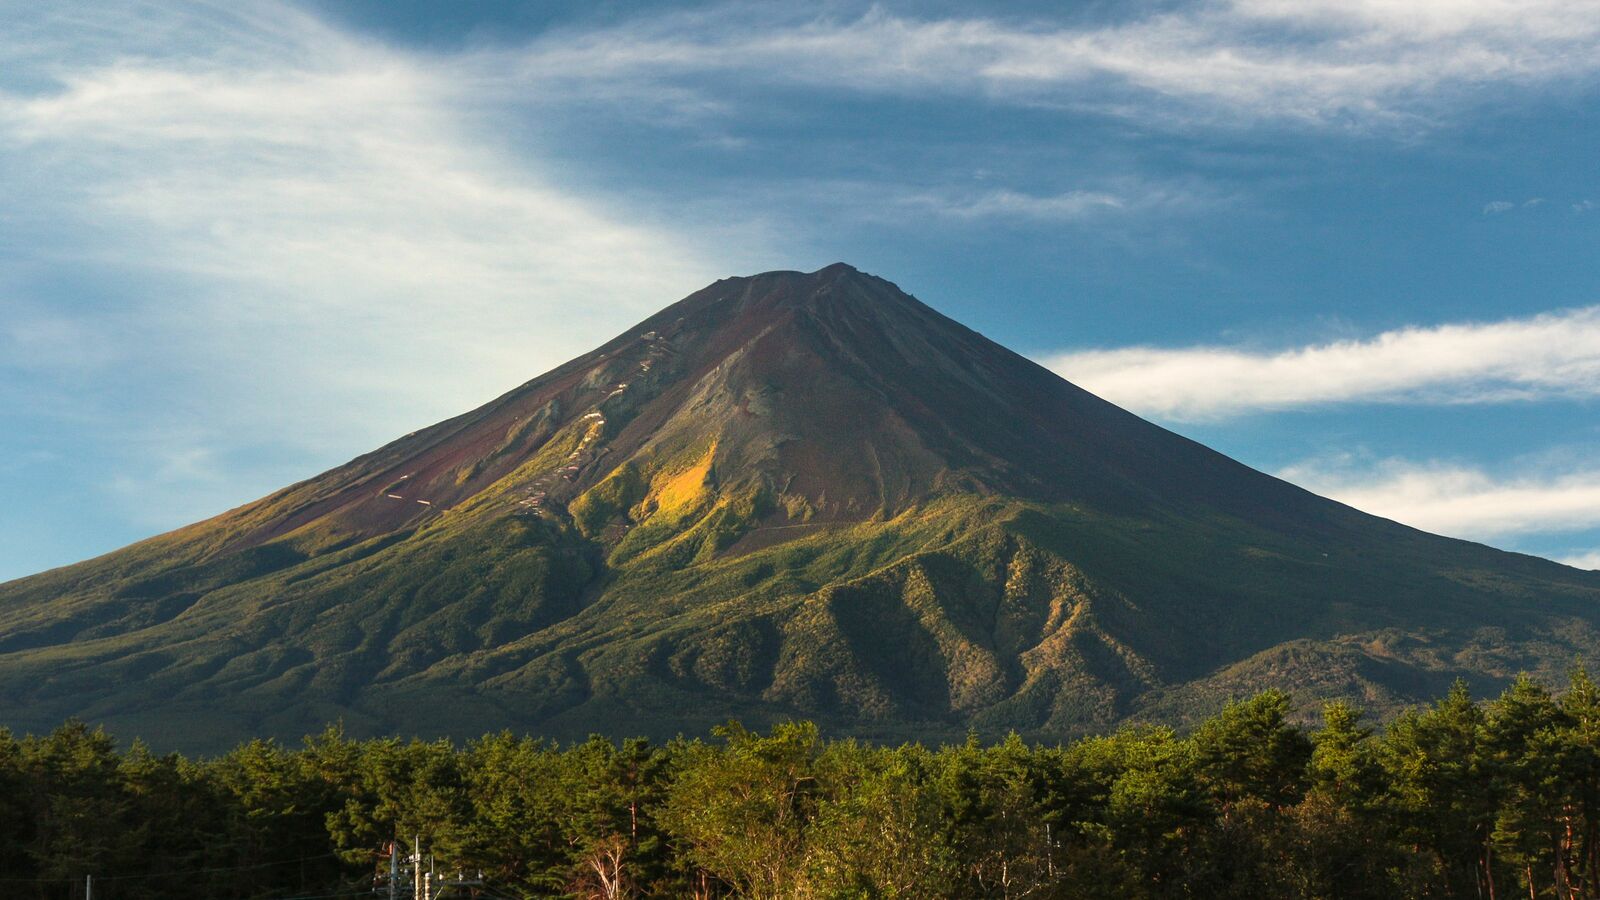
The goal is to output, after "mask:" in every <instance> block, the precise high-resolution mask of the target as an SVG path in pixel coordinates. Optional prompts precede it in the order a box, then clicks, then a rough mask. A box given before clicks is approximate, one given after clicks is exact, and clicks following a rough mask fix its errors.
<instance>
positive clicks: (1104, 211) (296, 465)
mask: <svg viewBox="0 0 1600 900" xmlns="http://www.w3.org/2000/svg"><path fill="white" fill-rule="evenodd" d="M0 16H3V17H4V21H6V22H7V23H8V26H7V29H6V31H5V33H4V35H0V426H3V427H0V491H3V494H0V497H3V500H4V502H3V503H0V537H3V540H0V579H3V578H9V577H15V576H21V575H24V574H28V573H30V572H34V571H38V570H41V569H45V568H48V567H51V566H56V565H61V564H65V563H68V562H72V561H75V560H77V559H81V558H84V557H87V556H91V555H94V554H96V553H100V552H104V551H107V550H111V549H114V548H115V547H117V546H120V545H122V544H125V543H127V542H129V541H132V540H135V539H138V538H140V537H143V536H147V535H150V534H153V533H156V532H158V531H161V530H165V529H168V528H171V527H176V526H178V525H181V524H184V523H187V522H189V521H193V520H196V519H199V518H202V517H204V516H207V515H211V514H214V513H216V512H220V511H222V510H224V509H227V508H229V507H231V506H234V505H237V504H239V503H243V502H246V501H248V500H250V499H253V498H255V497H258V496H260V495H262V494H264V493H266V492H268V491H270V490H272V489H274V488H276V487H279V486H282V485H284V484H287V483H289V482H291V481H294V480H297V479H300V478H304V477H307V476H310V475H312V474H315V473H316V472H318V471H321V470H323V469H326V468H328V467H330V466H332V465H336V464H338V463H340V462H343V461H344V460H347V459H349V458H351V457H352V456H355V455H357V454H358V453H360V452H363V451H365V450H367V449H370V448H372V447H374V446H376V445H378V444H381V443H383V442H385V441H387V440H389V439H391V438H393V437H395V436H397V435H399V434H403V433H405V432H407V431H410V430H412V429H414V428H417V427H419V426H421V425H425V424H429V423H432V422H434V421H437V420H439V419H442V418H444V417H446V416H449V415H452V414H454V413H457V412H460V411H463V410H465V409H468V408H470V407H472V406H475V405H477V404H479V403H481V402H483V401H485V400H487V399H489V398H491V397H493V396H495V395H497V394H499V393H501V392H502V391H504V390H506V389H508V388H510V387H512V386H514V385H516V384H518V383H521V382H522V381H524V380H526V379H528V378H529V377H532V376H533V375H536V374H538V373H540V372H542V371H544V370H546V369H548V368H549V367H551V366H553V365H555V364H556V363H558V362H560V361H562V360H564V359H566V358H569V357H571V356H573V355H576V354H577V353H580V352H582V351H584V350H587V349H589V348H590V347H592V346H594V345H596V344H598V343H600V342H601V341H603V340H604V339H606V338H607V337H609V336H611V335H612V334H614V333H616V332H618V331H621V330H622V329H624V328H625V327H627V326H628V325H629V324H630V323H632V322H633V321H635V320H637V319H639V318H641V317H643V316H644V315H645V314H647V313H649V312H650V311H652V310H654V309H655V308H657V307H659V306H662V305H665V304H666V303H668V302H671V301H672V300H675V299H677V298H678V297H680V296H682V295H684V294H687V293H689V292H690V291H692V290H694V289H695V288H697V287H700V286H701V285H703V284H705V283H707V282H710V281H712V280H715V279H716V278H719V277H723V276H725V275H730V274H745V273H751V272H757V271H763V270H768V269H775V268H792V269H807V270H809V269H814V268H818V267H820V266H822V265H826V264H827V263H830V262H833V261H836V260H845V261H848V262H851V263H853V264H855V265H856V266H858V267H860V268H863V269H865V270H867V271H870V272H873V273H876V274H880V275H883V276H885V277H887V278H889V279H891V280H893V281H896V282H897V283H899V284H900V285H901V286H902V287H904V288H906V289H907V290H909V291H911V292H912V293H914V294H916V295H917V296H919V297H920V298H922V299H923V300H924V301H926V302H928V303H930V304H932V305H933V306H934V307H936V308H938V309H940V310H941V311H943V312H945V313H947V314H949V315H951V316H953V317H955V318H957V319H959V320H961V321H963V322H965V323H967V324H969V325H971V326H973V327H975V328H977V329H978V330H980V331H982V332H984V333H986V334H988V335H989V336H991V337H993V338H995V339H996V340H999V341H1001V342H1002V343H1005V344H1007V345H1009V346H1011V347H1013V348H1015V349H1017V350H1019V351H1020V352H1023V353H1026V354H1028V355H1029V356H1032V357H1033V358H1035V359H1037V360H1039V361H1040V362H1042V363H1045V364H1046V365H1050V366H1051V367H1053V368H1055V369H1056V370H1057V371H1059V372H1061V373H1062V374H1063V375H1065V376H1066V377H1068V378H1070V379H1072V380H1074V381H1076V382H1078V383H1079V384H1082V385H1083V386H1085V387H1087V388H1089V389H1091V390H1095V391H1097V392H1098V393H1101V394H1102V395H1104V396H1106V397H1108V398H1109V399H1112V400H1114V401H1116V402H1119V403H1122V404H1123V405H1125V406H1128V407H1129V408H1131V409H1134V410H1135V411H1137V412H1140V413H1141V414H1143V415H1146V416H1148V417H1150V418H1152V419H1154V420H1156V421H1159V422H1161V423H1162V424H1164V425H1167V426H1168V427H1171V428H1173V429H1175V430H1177V431H1179V432H1182V433H1184V434H1187V435H1190V436H1192V437H1195V438H1197V439H1199V440H1201V441H1204V442H1206V443H1208V444H1210V445H1212V446H1214V447H1217V448H1218V449H1220V450H1223V451H1224V452H1227V453H1229V454H1231V455H1233V456H1235V457H1237V458H1239V459H1241V460H1243V461H1245V462H1247V463H1249V464H1251V465H1254V466H1256V467H1258V468H1261V469H1264V470H1266V471H1269V472H1273V473H1275V474H1279V475H1281V476H1283V477H1286V478H1289V479H1290V480H1293V481H1296V482H1297V483H1300V484H1303V485H1305V486H1307V487H1310V488H1312V489H1314V490H1317V491H1319V492H1322V493H1325V494H1328V495H1331V496H1334V497H1337V498H1339V499H1343V500H1346V501H1347V502H1351V503H1353V504H1355V505H1357V506H1359V507H1361V508H1363V509H1367V510H1369V511H1371V512H1375V513H1379V514H1382V515H1387V516H1391V517H1393V518H1397V519H1400V520H1401V521H1405V522H1408V523H1411V524H1415V525H1418V526H1420V527H1425V528H1428V529H1430V530H1434V531H1439V532H1442V533H1446V534H1453V535H1459V536H1463V537H1468V538H1472V539H1475V540H1481V541H1485V542H1487V543H1490V544H1493V545H1496V546H1500V547H1506V548H1510V549H1516V550H1522V551H1525V552H1530V553H1536V554H1540V555H1545V556H1549V557H1552V558H1556V559H1562V560H1567V561H1571V562H1574V563H1576V564H1582V565H1585V566H1588V567H1600V453H1597V452H1596V451H1597V450H1600V417H1597V416H1596V412H1597V409H1600V399H1597V398H1600V254H1597V253H1596V249H1597V238H1600V166H1597V163H1600V158H1597V155H1600V153H1597V150H1596V147H1600V105H1597V104H1596V102H1595V101H1596V100H1597V99H1600V96H1597V95H1600V91H1597V88H1600V0H1521V2H1518V3H1508V2H1504V0H1414V2H1409V3H1393V2H1384V0H1215V2H1201V3H1172V2H1148V3H1145V2H1133V3H1109V2H1086V3H1080V4H1075V5H1070V4H1069V5H1065V6H1063V5H1062V4H1055V3H1052V4H1045V3H1020V4H1006V5H1004V6H999V5H979V4H971V3H962V4H957V3H941V2H929V3H877V4H871V5H868V4H860V3H845V2H825V3H817V4H804V3H785V4H771V3H762V4H756V3H711V4H680V5H676V6H671V7H668V6H664V5H662V4H634V3H622V2H584V3H577V2H573V3H539V4H520V3H519V4H497V3H488V2H462V3H454V4H434V3H395V2H377V0H370V2H333V0H326V2H318V3H306V4H302V5H293V4H278V3H263V4H241V3H215V4H212V3H182V2H168V3H160V4H143V3H122V2H116V0H113V2H108V3H99V2H97V3H93V4H88V3H83V4H76V5H75V4H29V3H20V2H13V0H0Z"/></svg>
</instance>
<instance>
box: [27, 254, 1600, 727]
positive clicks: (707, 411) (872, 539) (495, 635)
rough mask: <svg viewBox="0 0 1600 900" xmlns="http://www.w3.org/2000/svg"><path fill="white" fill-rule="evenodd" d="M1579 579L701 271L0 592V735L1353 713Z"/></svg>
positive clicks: (1450, 661)
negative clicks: (1280, 708) (333, 446)
mask: <svg viewBox="0 0 1600 900" xmlns="http://www.w3.org/2000/svg"><path fill="white" fill-rule="evenodd" d="M1597 616H1600V575H1596V574H1594V573H1585V572H1579V571H1577V570H1573V569H1570V568H1567V567H1564V566H1560V565H1557V564H1555V563H1550V562H1546V561H1543V560H1538V559H1534V558H1531V557H1525V556H1519V555H1515V554H1508V553H1503V552H1500V551H1495V550H1491V549H1489V548H1486V547H1482V546H1479V545H1475V544H1469V543H1466V542H1461V541H1455V540H1450V539H1446V538H1440V537H1436V536H1433V535H1428V534H1424V533H1422V532H1419V531H1416V530H1414V529H1410V528H1406V527H1404V526H1401V525H1398V524H1395V523H1393V522H1389V521H1386V520H1382V519H1378V518H1375V517H1372V516H1368V515H1365V514H1362V513H1359V512H1357V511H1355V510H1352V509H1350V508H1348V507H1344V506H1341V505H1339V504H1337V503H1334V502H1332V501H1328V500H1325V499H1322V498H1319V497H1316V496H1314V495H1312V494H1310V493H1307V492H1305V491H1303V490H1300V489H1298V488H1296V487H1293V486H1292V485H1288V484H1286V483H1284V482H1281V481H1278V480H1276V479H1273V478H1271V477H1269V476H1266V475H1263V474H1261V473H1259V472H1255V471H1253V470H1251V469H1249V468H1247V467H1245V466H1242V465H1240V464H1238V463H1236V462H1234V461H1232V460H1229V459H1227V458H1226V457H1223V456H1221V455H1219V454H1217V453H1214V452H1212V451H1210V450H1208V449H1206V448H1204V447H1202V446H1200V445H1198V444H1195V443H1193V442H1191V441H1188V440H1186V439H1184V438H1182V437H1179V436H1177V435H1174V434H1172V433H1170V432H1167V431H1165V430H1163V429H1161V428H1158V427H1156V426H1154V425H1151V424H1150V423H1147V422H1145V421H1143V420H1141V419H1139V418H1137V417H1135V416H1132V415H1130V414H1128V413H1126V412H1124V411H1122V410H1120V409H1118V408H1116V407H1115V406H1112V405H1110V404H1108V403H1105V402H1104V401H1101V400H1099V399H1098V398H1096V397H1094V396H1092V395H1090V394H1088V393H1086V392H1084V391H1082V390H1080V389H1078V388H1076V387H1074V386H1072V385H1071V384H1069V383H1067V382H1065V381H1063V380H1062V379H1060V378H1059V377H1057V376H1055V375H1054V374H1052V373H1050V372H1048V371H1047V370H1045V369H1043V368H1041V367H1039V366H1037V365H1035V364H1033V363H1031V362H1029V361H1027V360H1026V359H1023V358H1022V357H1020V356H1017V355H1016V354H1014V353H1011V352H1010V351H1008V350H1005V349H1004V348H1002V347H1000V346H998V345H996V344H994V343H992V342H990V341H988V340H986V339H984V338H983V337H981V336H980V335H978V334H976V333H974V332H972V331H969V330H967V329H965V328H963V327H961V326H960V325H958V324H956V323H954V322H952V321H950V320H949V319H946V318H944V317H943V316H940V315H939V314H938V313H936V312H934V311H933V310H931V309H929V308H927V307H926V306H923V305H922V304H920V303H919V302H917V301H916V300H914V299H913V298H911V297H910V296H908V295H906V294H904V293H902V292H901V291H900V290H899V289H898V288H896V287H895V286H894V285H892V284H890V283H888V282H886V281H883V280H881V279H877V278H874V277H871V276H868V275H864V274H862V273H860V272H857V271H855V270H854V269H851V268H850V267H848V266H844V265H835V266H830V267H828V268H826V269H823V270H821V271H818V272H815V273H810V274H802V273H796V272H774V273H768V274H765V275H758V276H755V277H751V278H734V279H726V280H724V281H719V282H717V283H716V284H713V285H711V286H709V287H707V288H705V289H704V290H702V291H699V292H697V293H696V294H693V295H691V296H690V297H688V298H686V299H684V300H682V301H680V302H679V303H677V304H674V305H673V306H670V307H668V308H667V309H665V310H663V311H662V312H660V313H658V314H657V315H655V316H653V317H651V318H650V319H648V320H646V321H645V322H643V323H641V324H640V325H639V326H637V327H636V328H634V329H630V330H629V331H628V332H627V333H625V334H623V335H621V336H619V337H617V338H616V339H614V340H612V341H611V342H609V343H607V344H606V345H604V346H602V347H600V348H598V349H596V350H595V351H594V352H592V353H589V354H587V355H585V356H582V357H579V358H578V359H575V360H573V361H571V362H569V363H567V364H565V365H563V366H561V367H559V368H557V369H555V370H554V371H552V372H550V373H547V374H546V375H543V376H541V377H539V378H536V379H534V380H533V381H530V382H528V383H527V384H524V385H522V386H521V387H519V388H517V389H515V390H513V391H511V392H510V393H508V394H506V395H505V396H503V397H501V398H499V399H497V400H495V401H493V402H491V403H489V404H487V405H486V406H484V407H481V408H480V409H477V410H474V411H473V412H470V413H468V414H466V415H463V416H459V417H457V418H455V419H451V420H448V421H446V422H443V423H440V424H439V425H436V426H433V427H431V428H428V429H424V430H422V431H419V432H416V433H414V434H411V435H407V436H405V437H404V438H401V439H400V440H398V441H395V442H393V443H391V444H389V445H388V446H385V447H383V448H380V449H379V450H377V451H375V452H373V453H370V454H367V455H366V456H362V457H360V458H357V459H355V460H352V461H351V462H350V463H348V464H346V465H344V466H341V467H339V468H337V469H334V470H332V471H329V472H327V473H324V474H323V475H320V476H317V477H316V478H313V479H310V480H308V481H305V482H302V483H300V484H297V485H294V486H291V487H289V488H287V489H285V490H283V491H280V492H278V493H276V494H273V495H272V496H269V497H266V498H264V499H262V500H260V501H258V502H256V503H252V504H249V505H247V506H244V507H241V508H239V509H236V510H233V511H231V512H228V513H225V514H223V515H221V516H218V517H216V518H214V519H211V520H208V521H206V522H202V523H199V524H196V525H193V526H190V527H188V528H184V529H180V530H178V531H175V532H172V533H170V534H167V535H162V536H160V537H157V538H153V539H151V540H149V541H145V542H142V543H139V544H135V545H133V546H131V547H128V548H125V549H123V550H120V551H117V552H115V553H112V554H109V555H107V556H104V557H100V558H98V559H94V560H90V561H87V562H84V563H80V564H78V565H75V566H70V567H67V568H64V569H58V570H55V571H52V572H47V573H43V574H41V575H37V576H34V577H32V578H26V579H22V580H20V581H15V582H11V583H9V584H6V585H0V721H3V722H8V723H11V724H13V725H16V726H22V727H33V728H38V727H45V726H48V725H50V724H52V723H54V722H55V721H57V720H58V719H59V718H61V717H62V716H64V715H68V714H78V715H84V716H87V717H90V718H94V719H97V720H105V721H108V722H111V723H112V724H114V725H118V726H120V727H121V728H123V729H124V730H126V731H134V732H138V733H142V734H145V735H147V736H149V737H151V738H152V739H154V740H156V741H157V742H158V743H163V744H172V745H177V746H188V747H201V748H204V747H208V746H217V745H222V744H227V743H231V742H232V741H234V740H237V739H239V738H240V737H243V736H246V735H251V734H262V733H264V734H282V735H294V734H298V733H300V732H303V731H305V730H307V729H311V728H316V727H318V726H319V725H320V724H322V723H323V722H325V721H327V720H329V719H332V718H342V719H343V720H344V721H345V722H346V723H347V725H348V726H349V727H351V728H352V729H353V730H357V731H369V730H370V731H379V730H383V731H387V730H402V731H413V732H420V733H452V734H476V733H481V732H482V731H484V730H486V729H492V728H500V727H513V728H518V729H534V730H541V731H544V732H547V733H552V734H561V735H573V734H582V733H585V732H587V731H590V730H596V729H599V730H609V731H619V732H627V733H634V732H646V733H656V734H662V733H674V732H676V731H678V730H680V729H691V728H698V727H702V726H704V725H705V724H708V723H710V722H713V721H716V720H719V719H722V718H726V717H727V716H729V715H740V716H743V717H746V718H750V719H755V720H761V719H765V718H773V717H781V716H807V717H812V718H817V719H820V720H822V721H823V722H825V723H827V724H829V725H831V726H833V727H836V728H839V729H841V730H848V731H851V732H854V733H859V734H864V735H870V736H881V737H901V736H929V737H933V736H944V735H955V734H959V733H961V732H962V731H963V730H965V729H966V728H968V727H977V728H980V729H984V730H1002V729H1010V728H1015V729H1018V730H1022V731H1025V732H1028V733H1035V734H1041V735H1051V734H1058V735H1059V734H1069V733H1074V732H1076V731H1080V730H1084V729H1090V728H1100V727H1105V726H1107V725H1109V724H1112V723H1114V722H1117V721H1120V720H1123V719H1126V718H1129V717H1147V718H1159V719H1167V720H1182V719H1184V718H1186V717H1188V716H1190V715H1192V714H1194V713H1195V712H1199V711H1204V710H1208V709H1209V708H1211V707H1213V706H1215V705H1216V704H1217V703H1218V702H1220V699H1221V698H1223V697H1225V696H1227V695H1229V694H1234V693H1240V692H1245V691H1249V690H1254V689H1257V688H1259V687H1262V686H1266V685H1280V686H1285V687H1289V688H1291V689H1297V690H1299V691H1300V692H1301V694H1302V698H1303V699H1305V700H1306V701H1308V702H1309V701H1311V700H1313V699H1315V698H1319V697H1323V696H1349V697H1354V698H1355V699H1357V700H1358V701H1359V702H1362V703H1363V704H1365V705H1367V706H1369V707H1375V708H1376V709H1377V710H1379V711H1390V710H1393V709H1395V708H1397V707H1398V706H1400V705H1402V704H1404V703H1406V702H1409V701H1411V700H1412V699H1414V698H1419V697H1429V696H1433V695H1436V694H1438V693H1439V691H1440V690H1441V687H1442V685H1444V684H1446V683H1447V682H1448V681H1449V680H1451V679H1453V678H1455V677H1457V676H1464V677H1467V678H1469V679H1472V680H1475V681H1477V682H1479V683H1480V684H1483V685H1484V686H1488V684H1489V683H1491V682H1494V681H1496V680H1500V679H1504V678H1506V677H1508V676H1510V675H1512V674H1514V673H1515V672H1517V671H1519V670H1523V669H1527V670H1532V671H1535V672H1540V673H1544V674H1551V673H1554V672H1557V671H1559V670H1560V669H1561V668H1563V667H1565V666H1566V665H1568V664H1570V663H1571V662H1572V661H1573V660H1574V659H1575V658H1576V657H1579V656H1590V655H1593V650H1594V649H1595V648H1596V647H1597V646H1600V633H1597V631H1596V621H1597Z"/></svg>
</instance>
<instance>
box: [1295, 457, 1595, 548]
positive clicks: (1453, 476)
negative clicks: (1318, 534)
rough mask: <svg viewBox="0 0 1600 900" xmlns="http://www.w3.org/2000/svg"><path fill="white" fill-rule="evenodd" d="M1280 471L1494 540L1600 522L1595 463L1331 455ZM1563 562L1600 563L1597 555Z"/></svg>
mask: <svg viewBox="0 0 1600 900" xmlns="http://www.w3.org/2000/svg"><path fill="white" fill-rule="evenodd" d="M1277 474H1278V476H1279V477H1281V478H1283V479H1285V480H1287V481H1291V482H1293V483H1295V484H1298V485H1300V486H1301V487H1304V488H1306V489H1307V490H1310V491H1313V492H1315V493H1318V494H1321V495H1323V496H1325V497H1331V498H1333V499H1335V500H1338V501H1340V502H1342V503H1347V504H1349V505H1351V506H1354V507H1356V508H1357V509H1360V510H1363V511H1365V512H1369V513H1373V514H1376V515H1380V516H1384V517H1386V518H1390V519H1394V520H1395V521H1397V522H1403V523H1405V524H1407V525H1411V526H1414V527H1416V528H1421V529H1423V530H1424V531H1432V532H1436V533H1438V534H1447V535H1450V536H1452V537H1461V538H1469V539H1472V540H1483V541H1496V540H1507V539H1517V538H1524V537H1526V536H1530V535H1560V534H1571V533H1576V532H1584V531H1588V530H1590V529H1594V528H1600V467H1594V466H1584V465H1576V466H1571V465H1569V466H1562V467H1555V468H1551V467H1547V466H1539V467H1532V468H1530V469H1529V470H1525V471H1522V472H1513V473H1511V474H1508V475H1495V474H1492V473H1490V472H1488V471H1486V470H1484V469H1482V468H1479V467H1476V466H1469V465H1461V464H1457V463H1449V462H1440V461H1429V462H1416V461H1411V460H1405V459H1381V460H1371V459H1362V458H1358V457H1355V456H1351V455H1336V456H1331V457H1325V458H1318V459H1311V460H1305V461H1302V462H1300V463H1297V464H1295V465H1292V466H1289V467H1287V468H1284V469H1282V470H1280V471H1279V472H1278V473H1277ZM1561 561H1563V562H1567V563H1568V564H1569V565H1581V564H1583V563H1585V562H1592V563H1594V564H1595V565H1594V566H1592V567H1596V568H1600V556H1593V555H1590V556H1584V555H1582V554H1580V555H1575V556H1570V557H1563V558H1562V559H1561Z"/></svg>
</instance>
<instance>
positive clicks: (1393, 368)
mask: <svg viewBox="0 0 1600 900" xmlns="http://www.w3.org/2000/svg"><path fill="white" fill-rule="evenodd" d="M1045 362H1046V364H1047V365H1048V366H1049V367H1050V368H1052V369H1054V370H1055V371H1056V372H1058V373H1060V374H1061V375H1062V376H1063V377H1064V378H1067V379H1068V380H1070V381H1073V382H1075V383H1076V384H1078V385H1080V386H1082V387H1084V388H1085V389H1087V390H1090V391H1093V392H1094V393H1096V394H1099V395H1100V396H1102V397H1104V398H1106V399H1108V400H1110V401H1112V402H1113V403H1117V404H1120V405H1123V406H1126V407H1128V408H1130V409H1133V410H1135V411H1137V412H1141V413H1145V414H1149V415H1155V416H1161V417H1165V418H1170V419H1176V420H1187V421H1201V420H1214V419H1221V418H1227V417H1230V416H1237V415H1243V414H1246V413H1252V412H1261V411H1271V410H1283V409H1294V408H1299V407H1309V406H1319V405H1326V404H1334V403H1501V402H1513V401H1527V400H1543V399H1555V398H1576V397H1595V396H1600V307H1587V308H1584V309H1577V310H1571V311H1566V312H1557V313H1546V314H1543V315H1538V316H1533V317H1531V318H1524V319H1509V320H1506V321H1502V322H1489V323H1469V324H1451V325H1438V326H1433V327H1426V328H1422V327H1418V328H1404V329H1399V330H1396V331H1388V332H1384V333H1382V334H1379V335H1377V336H1376V337H1373V338H1370V339H1366V340H1352V341H1337V342H1332V343H1326V344H1313V345H1309V346H1303V347H1295V348H1290V349H1282V350H1250V349H1236V348H1230V347H1220V346H1201V347H1187V348H1175V349H1168V348H1158V347H1128V348H1122V349H1115V350H1088V351H1082V352H1075V353H1064V354H1059V355H1056V356H1053V357H1050V358H1047V359H1046V360H1045Z"/></svg>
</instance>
